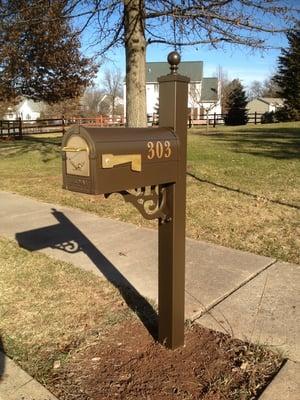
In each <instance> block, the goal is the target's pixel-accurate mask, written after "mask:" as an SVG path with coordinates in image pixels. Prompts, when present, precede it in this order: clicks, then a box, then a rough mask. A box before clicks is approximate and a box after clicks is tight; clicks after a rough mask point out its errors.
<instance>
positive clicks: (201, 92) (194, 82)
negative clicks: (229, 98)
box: [124, 61, 221, 119]
mask: <svg viewBox="0 0 300 400" xmlns="http://www.w3.org/2000/svg"><path fill="white" fill-rule="evenodd" d="M178 72H179V74H181V75H185V76H187V77H189V78H190V80H191V81H190V83H189V96H188V107H189V111H190V115H191V116H192V117H193V119H203V118H205V116H206V113H207V111H208V112H209V114H213V113H217V114H220V113H221V101H220V97H221V96H220V85H219V82H218V78H204V77H203V62H202V61H182V62H181V63H180V65H179V68H178ZM169 73H170V66H169V64H168V63H166V62H148V63H146V103H147V114H148V115H149V116H152V115H153V114H154V113H157V111H158V107H159V99H158V81H157V78H159V77H160V76H163V75H167V74H169ZM125 101H126V85H124V113H125V108H126V103H125Z"/></svg>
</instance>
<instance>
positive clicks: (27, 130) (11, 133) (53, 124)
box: [0, 112, 263, 139]
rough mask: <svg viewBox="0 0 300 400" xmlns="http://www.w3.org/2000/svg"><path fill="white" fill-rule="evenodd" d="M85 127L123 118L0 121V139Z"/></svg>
mask: <svg viewBox="0 0 300 400" xmlns="http://www.w3.org/2000/svg"><path fill="white" fill-rule="evenodd" d="M262 115H263V114H259V113H257V112H255V113H249V114H248V123H249V124H251V123H253V124H259V123H261V117H262ZM225 116H226V114H217V113H214V114H208V115H207V117H206V116H205V117H201V118H199V119H193V118H192V117H191V116H190V117H189V120H188V121H187V124H188V127H189V128H191V127H196V126H201V125H206V124H207V123H208V124H209V125H210V126H213V127H216V126H217V125H224V124H225V121H224V118H225ZM147 123H148V126H151V125H158V123H159V116H158V114H153V115H148V117H147ZM73 124H77V125H85V126H99V127H110V126H124V125H125V118H123V117H119V116H116V117H114V118H109V117H106V116H103V115H100V116H97V117H91V118H82V117H72V118H67V119H65V118H64V117H62V118H51V119H38V120H22V119H17V120H14V121H13V120H2V121H1V120H0V138H1V137H2V138H3V137H4V138H7V137H13V138H16V139H22V137H23V136H24V135H34V134H49V133H61V134H62V135H64V133H65V128H66V126H69V125H73Z"/></svg>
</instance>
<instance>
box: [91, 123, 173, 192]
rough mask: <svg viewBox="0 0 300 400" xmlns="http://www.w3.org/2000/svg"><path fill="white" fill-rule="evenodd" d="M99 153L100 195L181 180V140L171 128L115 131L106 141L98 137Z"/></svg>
mask: <svg viewBox="0 0 300 400" xmlns="http://www.w3.org/2000/svg"><path fill="white" fill-rule="evenodd" d="M107 138H109V140H107ZM96 151H97V155H98V156H97V178H96V187H97V192H98V193H112V192H118V191H121V190H128V189H135V188H138V187H143V186H151V185H157V184H164V183H171V182H175V181H176V179H177V173H178V140H177V137H176V135H175V134H174V132H173V131H172V130H170V129H164V128H145V129H142V128H134V129H129V128H128V129H127V128H126V129H124V128H117V129H112V128H111V129H110V131H109V132H108V133H107V136H106V140H102V138H101V139H100V138H98V141H97V147H96ZM99 168H100V169H101V172H100V171H99V170H98V169H99ZM99 172H100V173H99Z"/></svg>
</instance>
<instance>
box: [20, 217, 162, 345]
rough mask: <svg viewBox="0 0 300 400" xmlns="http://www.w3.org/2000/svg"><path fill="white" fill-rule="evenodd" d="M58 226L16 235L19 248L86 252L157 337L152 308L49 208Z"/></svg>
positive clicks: (89, 244)
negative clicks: (47, 248)
mask: <svg viewBox="0 0 300 400" xmlns="http://www.w3.org/2000/svg"><path fill="white" fill-rule="evenodd" d="M51 213H52V215H53V216H54V217H55V218H56V219H57V221H58V224H56V225H51V226H47V227H43V228H38V229H34V230H31V231H26V232H21V233H17V234H16V240H17V241H18V243H19V245H20V246H21V247H24V248H25V249H27V250H30V251H36V250H42V249H44V248H46V247H50V248H55V249H60V250H62V251H65V252H67V253H79V252H83V253H85V254H86V255H87V256H88V257H89V259H90V260H91V261H92V262H93V263H94V264H95V266H96V267H97V268H98V269H99V271H101V273H102V274H103V275H104V277H105V278H106V279H107V280H108V281H109V282H111V283H112V284H113V285H114V286H115V287H116V288H117V289H118V290H119V292H120V294H121V296H122V297H123V299H124V301H125V302H126V304H127V305H128V307H130V308H131V309H132V310H133V311H134V312H135V313H136V314H137V316H138V317H139V319H140V320H141V322H142V323H143V325H144V326H145V327H146V328H147V330H148V331H149V333H150V334H151V335H152V337H153V338H154V339H155V340H157V338H158V314H157V312H156V311H155V309H154V308H153V307H152V305H151V304H150V303H149V302H148V301H147V300H146V299H145V298H144V297H143V296H142V295H141V294H140V293H139V292H138V291H137V290H136V289H135V288H134V287H133V286H132V285H131V283H130V282H129V281H128V280H127V279H126V278H125V276H124V275H122V274H121V273H120V271H118V269H117V268H116V267H115V266H114V265H113V264H112V263H111V262H110V261H109V260H108V259H107V258H106V257H105V256H104V255H103V254H102V253H101V252H100V251H99V250H98V249H97V248H96V247H95V245H94V244H93V243H92V242H91V241H90V240H89V239H88V238H87V237H86V236H85V235H84V234H83V233H82V232H81V231H80V230H79V229H78V228H77V227H76V226H75V225H74V224H73V223H72V221H70V220H69V218H68V217H67V216H66V215H65V214H64V213H62V212H60V211H57V210H56V209H52V212H51Z"/></svg>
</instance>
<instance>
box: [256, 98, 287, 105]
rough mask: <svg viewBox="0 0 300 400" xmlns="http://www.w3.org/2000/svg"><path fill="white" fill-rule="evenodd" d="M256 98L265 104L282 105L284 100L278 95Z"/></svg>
mask: <svg viewBox="0 0 300 400" xmlns="http://www.w3.org/2000/svg"><path fill="white" fill-rule="evenodd" d="M258 100H262V101H264V102H265V103H267V104H275V105H283V103H284V100H283V99H282V98H280V97H259V98H258Z"/></svg>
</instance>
